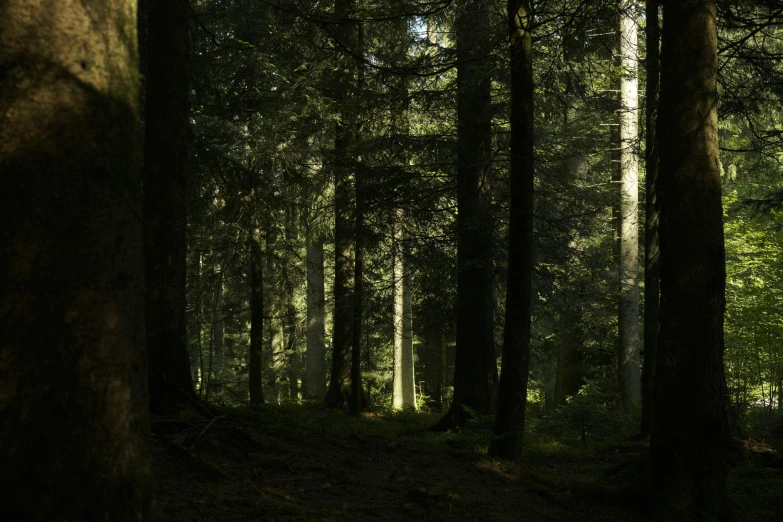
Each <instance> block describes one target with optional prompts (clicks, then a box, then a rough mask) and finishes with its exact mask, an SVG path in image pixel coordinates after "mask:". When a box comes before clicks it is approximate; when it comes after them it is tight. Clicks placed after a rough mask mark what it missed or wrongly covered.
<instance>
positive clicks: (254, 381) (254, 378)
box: [248, 222, 265, 404]
mask: <svg viewBox="0 0 783 522" xmlns="http://www.w3.org/2000/svg"><path fill="white" fill-rule="evenodd" d="M263 267H264V265H263V258H262V254H261V228H260V226H259V224H258V223H257V222H254V223H253V226H252V229H251V232H250V353H249V354H248V379H249V387H250V402H251V403H252V404H263V402H264V389H263V367H264V366H263V357H262V355H263V347H264V313H265V311H264V272H263V270H264V269H263Z"/></svg>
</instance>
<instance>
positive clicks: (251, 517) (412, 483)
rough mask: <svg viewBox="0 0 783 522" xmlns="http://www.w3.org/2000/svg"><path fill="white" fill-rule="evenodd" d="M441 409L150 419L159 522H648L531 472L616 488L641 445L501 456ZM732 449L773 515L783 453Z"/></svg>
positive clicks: (744, 496) (753, 502) (758, 501)
mask: <svg viewBox="0 0 783 522" xmlns="http://www.w3.org/2000/svg"><path fill="white" fill-rule="evenodd" d="M437 418H438V417H437V416H434V415H424V414H394V415H381V414H372V413H368V414H365V415H364V416H363V417H362V418H361V419H356V418H352V417H350V416H348V415H344V414H343V413H341V412H334V411H326V410H324V409H322V408H318V407H309V408H307V407H287V408H283V407H261V408H257V409H254V410H253V411H249V410H230V411H226V412H225V413H224V414H223V415H219V416H217V417H214V418H212V419H203V418H194V419H190V420H184V419H180V420H165V419H156V420H154V421H153V426H154V430H153V431H154V432H155V436H154V445H153V451H154V453H153V457H154V468H155V474H156V482H157V512H158V516H157V520H159V521H161V522H168V521H188V522H192V521H207V520H209V521H218V522H222V521H295V520H297V521H311V520H312V521H376V520H377V521H441V520H443V521H451V520H466V521H474V520H475V521H479V520H481V521H483V520H487V521H530V522H538V521H541V522H545V521H608V522H620V521H645V520H652V517H651V516H650V515H649V514H647V513H644V512H640V511H638V510H634V509H633V507H620V506H617V505H612V504H607V503H603V502H601V501H597V500H593V499H590V498H584V497H581V496H574V495H572V494H571V493H569V492H568V491H563V490H561V489H557V488H553V487H549V486H547V485H544V484H542V483H541V482H539V481H537V480H533V479H532V478H530V477H531V474H533V473H535V474H546V475H552V476H560V477H565V478H568V479H572V480H580V481H584V482H593V483H601V484H611V483H620V482H623V481H626V480H628V479H630V478H632V477H633V476H634V475H635V474H636V473H637V472H638V471H639V470H640V469H641V468H642V467H643V466H644V458H645V455H646V453H647V447H646V443H644V442H619V443H618V442H614V443H602V444H591V445H582V447H574V446H567V445H562V444H558V443H554V442H545V443H536V442H531V443H527V444H526V449H525V454H524V456H523V458H522V459H520V460H519V461H517V462H514V463H506V462H500V461H497V460H495V459H492V458H489V457H487V456H486V455H485V453H486V448H487V444H488V443H489V441H490V440H491V439H492V434H491V431H490V430H489V429H487V427H483V428H482V426H481V425H480V423H479V424H477V425H476V426H474V427H473V428H471V429H466V430H462V431H460V432H449V433H445V434H444V433H433V432H427V431H423V428H425V427H426V426H428V425H431V424H433V423H434V421H435V420H437ZM732 448H733V449H732V452H731V453H730V461H732V468H731V470H730V472H729V489H730V492H731V494H732V496H733V498H735V500H736V501H737V503H738V505H739V506H741V510H740V511H742V512H744V513H745V516H746V517H747V520H770V521H774V520H780V519H779V518H778V517H780V516H781V514H780V513H776V512H775V510H776V508H778V509H779V507H777V506H775V505H774V504H776V502H777V501H775V500H773V499H776V498H777V497H778V495H779V494H780V492H781V491H783V469H780V468H782V467H783V466H777V465H776V463H777V464H780V463H781V455H780V454H779V453H778V452H776V451H775V450H774V449H773V448H771V447H769V446H766V445H763V444H759V443H755V442H752V441H735V442H734V443H733V445H732Z"/></svg>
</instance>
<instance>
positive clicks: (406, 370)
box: [392, 209, 416, 409]
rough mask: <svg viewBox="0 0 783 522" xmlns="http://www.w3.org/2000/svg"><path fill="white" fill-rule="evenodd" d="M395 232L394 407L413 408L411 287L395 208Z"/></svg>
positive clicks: (399, 212)
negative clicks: (406, 271) (406, 272)
mask: <svg viewBox="0 0 783 522" xmlns="http://www.w3.org/2000/svg"><path fill="white" fill-rule="evenodd" d="M396 214H397V216H396V220H395V231H394V269H393V271H392V272H393V277H394V282H393V290H394V292H393V293H394V388H393V394H392V405H393V406H394V408H397V409H402V408H415V407H416V399H415V388H414V387H415V382H414V378H413V338H412V336H413V332H412V331H411V330H412V322H413V321H412V317H411V309H410V308H411V305H410V288H409V282H408V277H407V275H406V274H405V248H404V245H403V243H404V235H403V234H404V232H403V219H404V212H403V211H402V210H401V209H398V210H397V213H396Z"/></svg>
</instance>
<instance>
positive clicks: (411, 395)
mask: <svg viewBox="0 0 783 522" xmlns="http://www.w3.org/2000/svg"><path fill="white" fill-rule="evenodd" d="M404 255H405V251H404V247H403V256H404ZM402 295H403V298H402V382H403V386H402V403H403V406H405V407H410V408H413V409H416V368H415V367H414V359H415V357H414V353H413V299H412V297H413V296H412V289H411V279H410V273H406V272H405V271H403V274H402Z"/></svg>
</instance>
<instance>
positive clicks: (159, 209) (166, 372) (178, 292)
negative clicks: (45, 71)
mask: <svg viewBox="0 0 783 522" xmlns="http://www.w3.org/2000/svg"><path fill="white" fill-rule="evenodd" d="M149 4H150V5H149V13H148V27H149V33H148V35H149V36H148V41H147V51H148V54H147V71H148V72H147V81H146V86H147V90H146V93H145V100H146V107H145V111H144V113H145V122H144V131H145V133H144V212H143V216H144V260H145V275H146V281H147V291H146V310H147V349H148V352H149V372H150V374H149V376H150V383H149V388H150V411H151V412H152V413H155V414H159V415H171V414H173V413H174V412H175V410H176V409H177V408H178V407H180V406H182V405H183V404H186V403H187V402H188V400H189V398H191V397H192V396H193V395H194V392H193V382H192V380H191V376H190V367H189V364H190V361H189V358H188V351H187V337H186V333H185V267H186V253H187V242H186V234H185V232H186V193H185V186H186V184H187V151H188V135H189V133H188V126H189V123H188V106H189V103H188V19H189V17H190V7H189V5H188V3H187V1H186V0H161V1H155V2H149ZM202 378H203V377H202Z"/></svg>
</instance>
